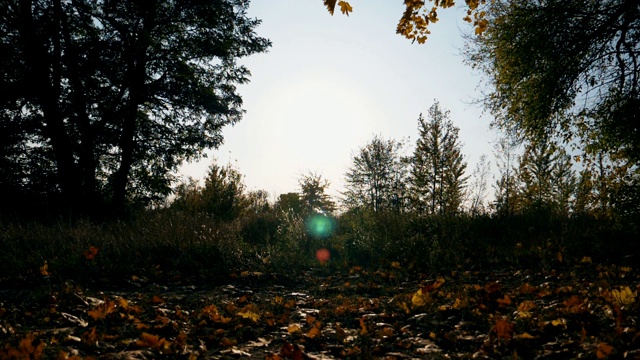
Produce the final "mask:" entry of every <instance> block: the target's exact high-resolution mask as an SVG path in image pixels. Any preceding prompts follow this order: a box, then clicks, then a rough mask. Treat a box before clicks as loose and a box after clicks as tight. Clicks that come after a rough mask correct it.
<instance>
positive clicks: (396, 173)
mask: <svg viewBox="0 0 640 360" xmlns="http://www.w3.org/2000/svg"><path fill="white" fill-rule="evenodd" d="M402 147H403V145H402V143H400V142H397V141H395V140H384V139H382V138H381V137H379V136H375V137H374V138H373V139H372V140H371V142H369V143H368V144H367V145H365V146H364V147H361V148H360V150H359V152H358V153H357V154H356V155H354V156H353V157H352V165H351V167H350V168H349V170H347V173H346V174H345V180H346V186H345V187H346V191H345V192H344V193H343V195H344V203H345V205H346V206H347V207H348V208H356V207H364V208H367V209H369V210H372V211H374V212H377V211H381V210H386V209H394V210H397V211H402V210H403V209H405V207H406V196H407V194H406V181H407V179H406V178H407V165H406V162H405V161H404V160H403V158H402V155H401V150H402Z"/></svg>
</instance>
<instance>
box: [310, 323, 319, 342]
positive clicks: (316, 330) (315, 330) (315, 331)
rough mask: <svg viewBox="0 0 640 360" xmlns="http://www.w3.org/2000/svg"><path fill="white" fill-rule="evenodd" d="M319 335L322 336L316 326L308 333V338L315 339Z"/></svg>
mask: <svg viewBox="0 0 640 360" xmlns="http://www.w3.org/2000/svg"><path fill="white" fill-rule="evenodd" d="M319 334H320V329H319V328H318V327H316V326H314V327H313V328H311V330H309V332H308V333H307V337H308V338H311V339H313V338H314V337H316V336H318V335H319Z"/></svg>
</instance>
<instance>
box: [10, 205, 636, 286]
mask: <svg viewBox="0 0 640 360" xmlns="http://www.w3.org/2000/svg"><path fill="white" fill-rule="evenodd" d="M0 229H1V232H0V283H2V282H3V281H12V280H13V282H15V280H20V281H24V280H31V281H42V279H43V278H46V279H47V281H51V279H54V280H56V279H57V280H61V281H63V280H66V279H75V280H78V281H96V279H98V280H100V279H102V280H104V281H114V280H123V281H126V280H127V279H131V278H132V277H135V278H148V279H154V280H156V281H161V280H165V281H171V280H173V279H195V280H211V281H214V280H223V279H225V278H227V277H228V276H234V275H236V274H239V273H242V272H243V271H254V272H256V271H257V272H268V273H274V274H282V275H283V276H284V277H286V276H288V275H290V274H292V273H294V272H296V271H300V270H304V269H309V268H311V267H328V268H332V267H334V268H346V267H350V266H363V267H369V268H376V267H379V266H382V265H384V266H388V265H392V266H401V267H403V268H405V269H408V270H415V271H421V272H432V273H435V272H441V271H445V270H450V269H456V268H461V267H462V268H465V269H467V270H469V269H494V268H500V267H519V268H532V269H536V268H540V269H546V270H550V269H552V268H557V267H562V266H571V265H572V264H575V263H577V262H580V261H583V260H584V259H593V261H598V262H615V263H617V264H619V265H625V263H626V264H630V263H634V262H635V260H636V254H635V251H636V250H635V248H636V246H635V245H636V244H635V241H636V240H635V239H636V238H637V237H636V236H635V235H636V234H637V229H636V228H635V227H634V226H630V224H629V223H621V222H614V221H610V220H602V219H595V218H588V217H572V218H565V219H561V218H555V217H549V216H547V217H545V216H541V215H540V214H525V215H519V216H513V217H510V218H498V217H491V216H469V215H459V216H455V217H437V216H417V215H415V214H406V213H393V212H387V213H371V212H364V211H363V212H359V211H350V212H347V213H344V214H341V215H340V216H338V217H337V228H336V229H335V232H334V233H333V234H331V235H330V236H327V237H323V238H318V237H313V236H311V235H310V233H309V232H308V231H307V228H306V226H305V219H302V218H300V217H299V216H296V215H294V214H290V213H286V212H281V211H269V212H262V213H253V214H249V215H245V216H242V217H239V218H236V219H234V220H231V221H222V220H219V219H217V218H215V217H214V216H212V215H208V214H206V213H194V212H185V211H178V210H171V209H164V210H155V211H147V212H144V213H142V214H140V215H138V216H137V217H135V219H134V220H129V221H111V222H102V223H96V222H91V221H76V222H74V223H64V222H49V223H44V222H18V221H3V222H0ZM321 248H326V249H328V250H329V251H330V254H331V259H330V260H329V261H328V262H320V261H318V260H317V259H316V251H317V250H318V249H321ZM92 249H93V250H92ZM92 251H93V252H95V253H92Z"/></svg>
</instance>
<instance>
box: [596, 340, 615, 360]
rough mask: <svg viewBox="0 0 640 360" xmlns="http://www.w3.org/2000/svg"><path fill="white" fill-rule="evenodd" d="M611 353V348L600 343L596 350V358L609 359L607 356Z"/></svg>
mask: <svg viewBox="0 0 640 360" xmlns="http://www.w3.org/2000/svg"><path fill="white" fill-rule="evenodd" d="M611 351H613V346H611V345H608V344H605V343H600V345H598V348H597V349H596V357H597V358H598V359H604V358H607V357H609V354H611Z"/></svg>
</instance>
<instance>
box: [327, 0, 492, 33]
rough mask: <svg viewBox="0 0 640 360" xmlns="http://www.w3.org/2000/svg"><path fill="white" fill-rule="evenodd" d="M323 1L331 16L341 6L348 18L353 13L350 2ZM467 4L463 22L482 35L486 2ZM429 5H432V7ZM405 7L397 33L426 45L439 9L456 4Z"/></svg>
mask: <svg viewBox="0 0 640 360" xmlns="http://www.w3.org/2000/svg"><path fill="white" fill-rule="evenodd" d="M323 1H324V5H325V6H326V7H327V10H329V13H330V14H331V15H333V13H334V12H335V9H336V5H338V6H340V11H341V12H342V13H343V14H345V15H347V16H349V13H350V12H352V11H353V7H351V4H350V3H349V2H348V1H342V0H340V1H337V0H323ZM465 3H466V5H467V16H465V17H464V18H463V20H464V21H466V22H469V23H473V26H474V28H475V31H476V34H481V33H482V32H483V31H484V30H485V29H486V28H487V24H488V23H487V20H486V19H485V12H484V11H481V9H480V5H484V4H485V3H486V0H465ZM428 4H432V6H429V5H428ZM404 5H405V11H404V13H403V14H402V17H401V18H400V21H399V22H398V27H397V28H396V33H397V34H400V35H402V36H404V37H406V38H407V39H409V40H412V41H418V43H419V44H424V43H425V42H426V41H427V35H429V34H430V33H431V32H430V31H429V28H428V27H429V24H431V23H435V22H437V21H438V9H447V8H450V7H453V5H455V2H454V1H453V0H429V2H426V1H405V2H404Z"/></svg>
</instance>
